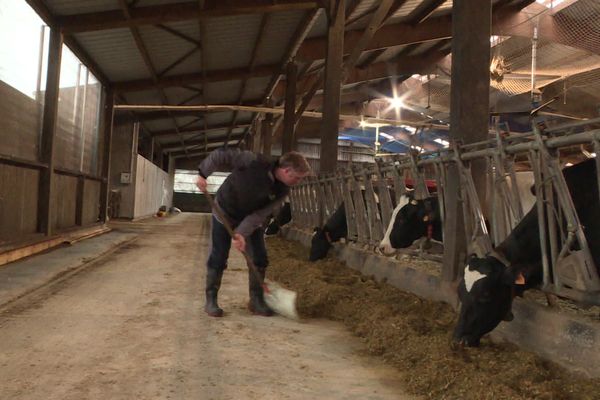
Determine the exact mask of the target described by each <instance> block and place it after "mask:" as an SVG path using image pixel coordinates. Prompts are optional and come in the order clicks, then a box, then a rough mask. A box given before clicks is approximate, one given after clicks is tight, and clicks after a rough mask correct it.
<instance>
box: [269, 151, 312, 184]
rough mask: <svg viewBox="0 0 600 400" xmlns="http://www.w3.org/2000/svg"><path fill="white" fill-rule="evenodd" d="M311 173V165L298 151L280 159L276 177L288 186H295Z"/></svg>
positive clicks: (286, 154)
mask: <svg viewBox="0 0 600 400" xmlns="http://www.w3.org/2000/svg"><path fill="white" fill-rule="evenodd" d="M310 172H311V170H310V165H309V164H308V161H306V158H304V156H303V155H302V154H300V153H298V152H297V151H290V152H289V153H285V154H284V155H283V156H281V158H280V159H279V164H278V165H277V169H276V170H275V177H276V178H277V180H279V181H281V182H283V183H285V184H286V185H287V186H294V185H297V184H298V183H300V182H301V181H302V179H304V178H305V177H306V176H308V175H309V174H310Z"/></svg>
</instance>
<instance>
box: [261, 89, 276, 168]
mask: <svg viewBox="0 0 600 400" xmlns="http://www.w3.org/2000/svg"><path fill="white" fill-rule="evenodd" d="M267 107H273V101H272V100H271V99H270V98H269V99H268V100H267ZM272 139H273V114H265V120H264V121H263V123H262V145H263V147H262V153H263V154H264V155H265V156H267V157H270V156H271V141H272Z"/></svg>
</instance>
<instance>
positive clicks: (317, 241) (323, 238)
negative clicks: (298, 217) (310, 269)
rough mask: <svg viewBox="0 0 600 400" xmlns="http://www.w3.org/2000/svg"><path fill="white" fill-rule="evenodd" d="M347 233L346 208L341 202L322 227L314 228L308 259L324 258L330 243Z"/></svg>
mask: <svg viewBox="0 0 600 400" xmlns="http://www.w3.org/2000/svg"><path fill="white" fill-rule="evenodd" d="M347 234H348V226H347V224H346V210H345V209H344V203H343V202H342V204H340V206H339V207H338V208H337V210H335V212H334V213H333V215H331V217H329V219H328V220H327V222H326V223H325V226H324V227H323V228H315V231H314V233H313V236H312V240H311V243H310V256H309V258H308V260H309V261H317V260H320V259H322V258H325V257H326V256H327V252H328V251H329V249H330V248H331V244H332V243H335V242H337V241H338V240H340V239H341V238H345V237H346V235H347Z"/></svg>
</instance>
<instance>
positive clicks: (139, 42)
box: [119, 0, 185, 149]
mask: <svg viewBox="0 0 600 400" xmlns="http://www.w3.org/2000/svg"><path fill="white" fill-rule="evenodd" d="M119 5H120V6H121V11H122V12H123V15H124V16H125V18H126V19H127V20H128V21H131V19H132V16H131V10H130V9H129V6H128V5H127V2H126V1H125V0H119ZM129 30H130V31H131V34H132V35H133V38H134V40H135V44H136V46H137V48H138V50H139V52H140V54H141V56H142V59H143V60H144V64H146V68H147V69H148V72H150V75H151V77H152V81H153V82H154V84H156V82H157V81H158V79H159V77H158V74H157V72H156V68H155V67H154V65H153V64H152V59H151V58H150V53H149V52H148V49H147V48H146V46H145V45H144V41H143V39H142V35H141V34H140V31H139V29H138V28H137V27H136V26H130V27H129ZM158 92H159V94H160V97H161V101H162V103H163V104H169V99H168V98H167V95H166V94H165V92H164V90H163V89H162V88H159V89H158ZM168 114H169V116H170V117H171V120H172V121H173V125H174V126H175V131H176V132H177V134H178V135H179V140H180V141H181V145H182V146H183V147H184V149H185V141H184V140H183V136H182V135H181V134H180V133H179V126H178V125H177V120H176V119H175V117H173V115H172V114H171V113H170V112H169V113H168Z"/></svg>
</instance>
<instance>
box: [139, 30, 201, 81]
mask: <svg viewBox="0 0 600 400" xmlns="http://www.w3.org/2000/svg"><path fill="white" fill-rule="evenodd" d="M168 27H169V28H172V29H174V30H176V31H177V32H180V33H181V34H183V35H186V36H189V37H190V38H191V39H194V40H199V35H200V33H199V31H200V29H199V26H198V23H197V22H195V21H191V22H190V21H187V22H180V23H175V24H169V25H168ZM139 31H140V35H141V37H142V41H143V42H144V46H145V47H146V49H147V50H148V53H149V54H150V59H151V60H152V64H153V65H154V69H155V70H156V72H157V74H160V73H161V72H163V71H164V70H165V68H167V67H170V66H171V65H172V63H173V62H175V61H177V60H179V59H180V58H181V57H182V56H184V55H185V54H187V53H188V52H189V51H191V50H192V49H194V48H196V47H197V46H196V45H195V44H194V43H191V42H190V41H187V40H184V39H182V38H179V37H177V36H175V35H173V34H172V33H170V32H167V31H165V30H162V29H160V28H157V27H155V26H142V27H140V28H139ZM201 65H202V58H201V53H200V51H199V50H196V51H195V52H194V53H193V54H191V55H190V56H189V57H188V58H187V59H186V60H185V61H183V62H181V63H180V64H179V65H177V66H176V67H175V68H173V69H170V70H169V71H168V72H167V74H166V76H169V75H174V74H182V73H192V72H198V71H200V70H201Z"/></svg>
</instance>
